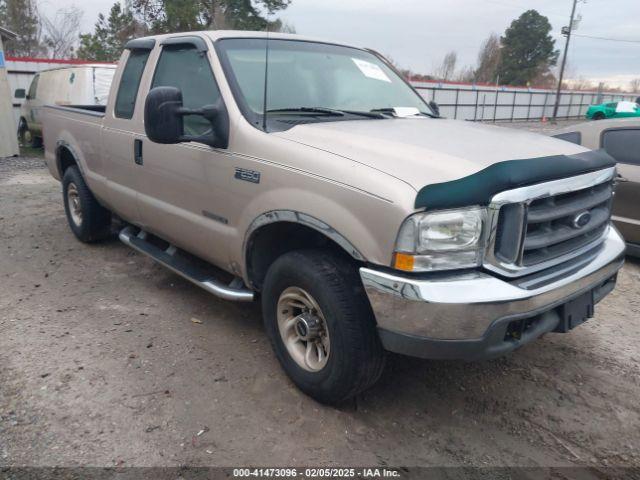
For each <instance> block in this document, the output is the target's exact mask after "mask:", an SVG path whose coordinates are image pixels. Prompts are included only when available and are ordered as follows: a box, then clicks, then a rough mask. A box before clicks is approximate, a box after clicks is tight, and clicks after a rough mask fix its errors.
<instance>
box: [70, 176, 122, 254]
mask: <svg viewBox="0 0 640 480" xmlns="http://www.w3.org/2000/svg"><path fill="white" fill-rule="evenodd" d="M70 190H71V191H72V194H71V197H72V200H70V198H69V197H70V193H69V191H70ZM74 192H75V193H74ZM62 197H63V200H64V211H65V213H66V214H67V221H68V222H69V227H70V228H71V231H72V232H73V233H74V234H75V236H76V237H77V238H78V240H80V241H81V242H85V243H91V242H96V241H99V240H104V239H105V238H107V237H109V236H110V234H111V212H109V210H107V209H106V208H104V207H103V206H102V205H100V204H99V203H98V201H97V200H96V199H95V197H94V196H93V194H92V193H91V190H89V187H88V186H87V184H86V183H85V181H84V179H83V178H82V174H81V173H80V170H79V169H78V167H76V166H71V167H69V168H67V169H66V170H65V172H64V176H63V177H62ZM75 199H77V202H78V203H77V206H78V207H79V208H78V209H76V207H74V205H70V202H73V201H74V200H75ZM77 212H79V213H80V215H78V214H77Z"/></svg>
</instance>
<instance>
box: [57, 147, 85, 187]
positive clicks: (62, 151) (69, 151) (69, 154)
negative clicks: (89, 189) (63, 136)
mask: <svg viewBox="0 0 640 480" xmlns="http://www.w3.org/2000/svg"><path fill="white" fill-rule="evenodd" d="M72 165H76V166H77V167H78V168H79V169H80V173H82V174H83V175H84V172H83V171H82V165H81V164H80V160H79V158H78V155H77V154H76V151H75V149H74V148H73V147H72V146H71V145H70V144H69V143H68V142H65V141H64V140H59V141H58V142H57V144H56V169H57V171H58V175H60V178H62V177H63V176H64V172H65V171H66V170H67V168H69V167H70V166H72Z"/></svg>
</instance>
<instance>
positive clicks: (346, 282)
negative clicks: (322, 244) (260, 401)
mask: <svg viewBox="0 0 640 480" xmlns="http://www.w3.org/2000/svg"><path fill="white" fill-rule="evenodd" d="M262 309H263V315H264V322H265V328H266V330H267V334H268V335H269V338H270V340H271V343H272V346H273V349H274V351H275V353H276V356H277V357H278V360H279V361H280V363H281V365H282V367H283V368H284V370H285V372H286V373H287V374H288V375H289V377H290V378H291V379H292V380H293V382H294V383H295V384H296V385H297V386H298V388H300V389H301V390H302V391H303V392H305V393H306V394H308V395H309V396H311V397H313V398H315V399H316V400H318V401H320V402H322V403H329V404H336V403H340V402H343V401H344V400H347V399H349V398H351V397H353V396H354V395H356V394H358V393H359V392H362V391H363V390H365V389H367V388H368V387H370V386H371V385H373V384H374V383H375V382H376V380H378V378H379V377H380V374H381V373H382V370H383V368H384V351H383V349H382V345H381V344H380V340H379V338H378V334H377V331H376V325H375V320H374V317H373V313H372V311H371V306H370V305H369V302H368V299H367V298H366V295H365V292H364V289H363V287H362V283H361V281H360V278H359V276H358V274H357V269H356V268H355V266H353V265H351V264H350V263H349V262H348V261H347V260H345V259H343V258H341V257H340V256H338V255H335V254H333V253H332V252H329V251H324V250H301V251H294V252H290V253H287V254H285V255H283V256H282V257H280V258H278V259H277V260H276V261H275V262H274V263H273V265H272V266H271V267H270V268H269V271H268V272H267V276H266V279H265V283H264V288H263V292H262Z"/></svg>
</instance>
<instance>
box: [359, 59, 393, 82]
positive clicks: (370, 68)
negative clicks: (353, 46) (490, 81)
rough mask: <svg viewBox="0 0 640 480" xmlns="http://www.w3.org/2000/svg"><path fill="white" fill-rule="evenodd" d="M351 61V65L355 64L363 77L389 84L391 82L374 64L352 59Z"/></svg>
mask: <svg viewBox="0 0 640 480" xmlns="http://www.w3.org/2000/svg"><path fill="white" fill-rule="evenodd" d="M351 60H353V63H355V64H356V66H357V67H358V68H359V69H360V71H361V72H362V74H363V75H364V76H365V77H368V78H373V79H375V80H382V81H383V82H389V83H391V80H390V79H389V77H387V74H386V73H384V70H382V69H381V68H380V67H379V66H378V65H376V64H375V63H371V62H367V61H365V60H360V59H358V58H352V59H351Z"/></svg>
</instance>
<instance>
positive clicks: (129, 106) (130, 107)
mask: <svg viewBox="0 0 640 480" xmlns="http://www.w3.org/2000/svg"><path fill="white" fill-rule="evenodd" d="M150 53H151V50H147V49H144V50H143V49H135V50H130V51H129V58H128V59H127V64H126V65H125V67H124V70H123V71H122V77H121V78H120V85H119V86H118V94H117V96H116V104H115V108H114V115H115V116H116V117H118V118H125V119H130V118H133V112H134V110H135V106H136V97H137V96H138V89H139V88H140V81H141V79H142V74H143V73H144V68H145V66H146V65H147V60H148V59H149V54H150Z"/></svg>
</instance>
